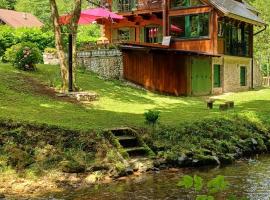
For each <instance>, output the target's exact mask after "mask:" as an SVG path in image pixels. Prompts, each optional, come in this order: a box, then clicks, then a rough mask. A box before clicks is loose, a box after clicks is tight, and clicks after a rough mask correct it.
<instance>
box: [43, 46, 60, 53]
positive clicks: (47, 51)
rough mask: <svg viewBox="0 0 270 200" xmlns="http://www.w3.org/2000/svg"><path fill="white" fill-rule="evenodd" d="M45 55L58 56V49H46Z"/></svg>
mask: <svg viewBox="0 0 270 200" xmlns="http://www.w3.org/2000/svg"><path fill="white" fill-rule="evenodd" d="M44 53H49V54H53V55H57V49H56V48H50V47H47V48H45V49H44Z"/></svg>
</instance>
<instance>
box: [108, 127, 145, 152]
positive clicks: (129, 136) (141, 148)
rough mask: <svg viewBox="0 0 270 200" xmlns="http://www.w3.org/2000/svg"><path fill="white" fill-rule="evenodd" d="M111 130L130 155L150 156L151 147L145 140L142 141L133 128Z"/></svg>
mask: <svg viewBox="0 0 270 200" xmlns="http://www.w3.org/2000/svg"><path fill="white" fill-rule="evenodd" d="M110 131H111V133H112V134H113V136H114V138H115V139H116V140H118V142H119V144H120V145H121V147H122V148H123V149H124V150H125V151H126V152H127V153H128V155H129V157H139V156H148V154H149V148H148V147H147V145H146V144H145V143H144V142H143V141H140V139H139V138H138V137H137V135H136V132H135V131H134V130H133V129H130V128H117V129H111V130H110Z"/></svg>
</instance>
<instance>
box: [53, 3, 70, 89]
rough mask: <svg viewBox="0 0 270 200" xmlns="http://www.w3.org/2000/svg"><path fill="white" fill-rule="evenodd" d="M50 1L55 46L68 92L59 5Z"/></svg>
mask: <svg viewBox="0 0 270 200" xmlns="http://www.w3.org/2000/svg"><path fill="white" fill-rule="evenodd" d="M49 1H50V7H51V14H52V20H53V27H54V35H55V46H56V49H57V52H58V57H59V61H60V69H61V76H62V90H63V91H66V90H67V86H68V66H67V62H66V56H65V52H64V45H63V41H62V35H61V26H60V24H59V12H58V8H57V4H56V2H55V0H49Z"/></svg>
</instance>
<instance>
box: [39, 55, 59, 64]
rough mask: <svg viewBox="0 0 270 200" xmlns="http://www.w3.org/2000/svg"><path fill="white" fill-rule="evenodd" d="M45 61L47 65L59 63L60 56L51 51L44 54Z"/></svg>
mask: <svg viewBox="0 0 270 200" xmlns="http://www.w3.org/2000/svg"><path fill="white" fill-rule="evenodd" d="M43 62H44V64H45V65H59V59H58V56H57V55H55V54H51V53H44V54H43Z"/></svg>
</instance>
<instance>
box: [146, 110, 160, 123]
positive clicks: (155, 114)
mask: <svg viewBox="0 0 270 200" xmlns="http://www.w3.org/2000/svg"><path fill="white" fill-rule="evenodd" d="M159 115H160V112H159V111H157V110H148V111H147V112H145V113H144V117H145V121H146V123H148V124H151V125H154V124H156V123H157V121H158V118H159Z"/></svg>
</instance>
